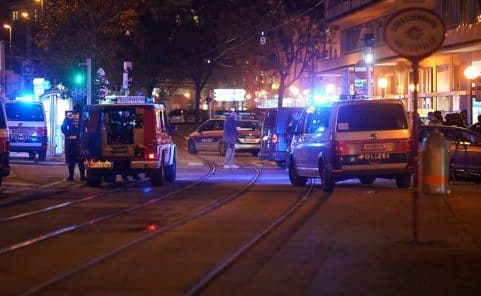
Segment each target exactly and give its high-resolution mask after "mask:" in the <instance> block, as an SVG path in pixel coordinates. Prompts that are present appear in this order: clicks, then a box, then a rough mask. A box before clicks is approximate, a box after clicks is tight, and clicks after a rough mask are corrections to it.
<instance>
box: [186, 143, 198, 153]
mask: <svg viewBox="0 0 481 296" xmlns="http://www.w3.org/2000/svg"><path fill="white" fill-rule="evenodd" d="M187 150H188V151H189V153H190V154H197V148H196V147H195V142H194V140H189V142H188V143H187Z"/></svg>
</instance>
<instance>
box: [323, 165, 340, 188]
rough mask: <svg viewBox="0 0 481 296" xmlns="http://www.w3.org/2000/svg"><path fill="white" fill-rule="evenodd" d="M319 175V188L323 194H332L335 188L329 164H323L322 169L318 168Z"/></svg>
mask: <svg viewBox="0 0 481 296" xmlns="http://www.w3.org/2000/svg"><path fill="white" fill-rule="evenodd" d="M320 175H321V181H322V184H321V188H322V190H323V191H324V192H333V191H334V187H336V180H335V179H334V177H333V176H332V174H331V170H330V167H329V164H327V163H326V162H324V163H323V165H322V167H321V168H320Z"/></svg>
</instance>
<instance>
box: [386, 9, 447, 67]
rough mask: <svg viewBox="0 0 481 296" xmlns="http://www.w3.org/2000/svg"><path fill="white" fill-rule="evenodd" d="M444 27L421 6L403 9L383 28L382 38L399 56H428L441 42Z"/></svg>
mask: <svg viewBox="0 0 481 296" xmlns="http://www.w3.org/2000/svg"><path fill="white" fill-rule="evenodd" d="M445 33H446V27H445V26H444V22H443V20H442V19H441V18H440V17H439V16H438V15H437V14H435V13H434V12H432V11H431V10H428V9H423V8H409V9H403V10H401V11H399V12H398V13H396V14H395V15H394V16H393V17H392V18H391V19H390V20H389V21H388V22H387V24H386V26H385V28H384V40H385V41H386V43H387V45H388V46H389V47H390V48H391V49H392V50H393V51H395V52H397V53H398V54H399V55H400V56H402V57H405V58H407V59H411V60H415V59H420V58H424V57H427V56H429V55H430V54H432V53H433V52H435V51H436V50H437V49H438V48H439V47H440V46H441V44H442V43H443V41H444V36H445Z"/></svg>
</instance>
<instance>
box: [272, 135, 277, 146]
mask: <svg viewBox="0 0 481 296" xmlns="http://www.w3.org/2000/svg"><path fill="white" fill-rule="evenodd" d="M271 139H272V143H274V144H277V143H278V142H279V136H278V135H277V134H272V138H271Z"/></svg>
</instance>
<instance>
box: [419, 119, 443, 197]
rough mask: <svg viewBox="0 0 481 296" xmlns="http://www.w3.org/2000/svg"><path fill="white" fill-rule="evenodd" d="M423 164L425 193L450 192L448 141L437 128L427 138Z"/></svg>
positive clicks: (423, 187)
mask: <svg viewBox="0 0 481 296" xmlns="http://www.w3.org/2000/svg"><path fill="white" fill-rule="evenodd" d="M421 164H422V177H421V186H422V190H423V193H424V194H449V152H448V142H447V141H446V139H444V136H443V135H442V134H441V132H440V131H439V129H437V128H436V129H434V130H433V131H432V132H431V133H430V135H429V136H428V138H427V139H426V143H425V145H424V151H423V153H422V162H421Z"/></svg>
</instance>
